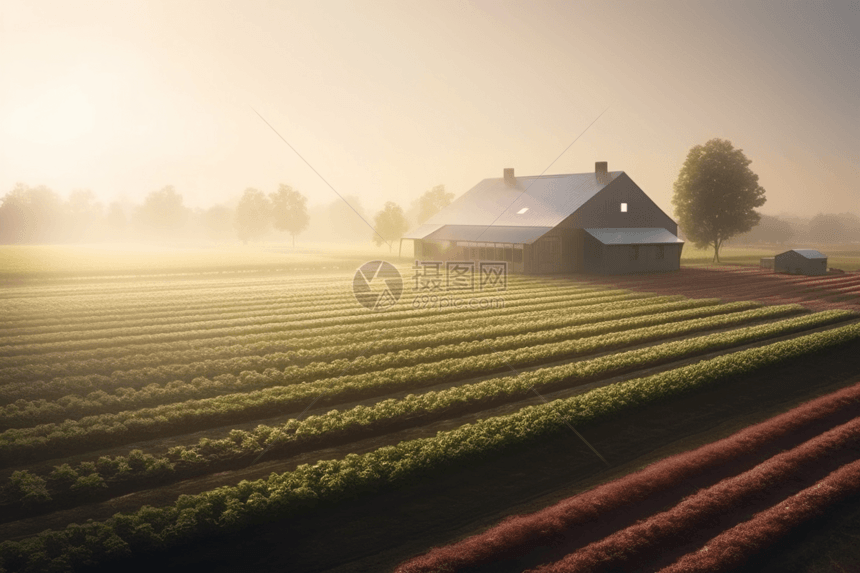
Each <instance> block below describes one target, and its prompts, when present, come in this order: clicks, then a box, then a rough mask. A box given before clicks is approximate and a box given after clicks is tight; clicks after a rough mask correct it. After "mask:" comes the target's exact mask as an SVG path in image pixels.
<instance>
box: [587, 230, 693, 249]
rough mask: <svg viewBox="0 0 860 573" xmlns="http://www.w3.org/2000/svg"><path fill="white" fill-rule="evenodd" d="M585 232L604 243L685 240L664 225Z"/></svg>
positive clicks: (661, 242)
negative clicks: (664, 227)
mask: <svg viewBox="0 0 860 573" xmlns="http://www.w3.org/2000/svg"><path fill="white" fill-rule="evenodd" d="M585 232H586V233H588V234H589V235H591V236H592V237H594V238H595V239H597V240H598V241H600V242H601V243H603V244H604V245H667V244H669V245H677V244H682V243H683V242H684V241H682V240H681V239H679V238H678V237H676V236H675V235H673V234H672V233H670V232H669V231H667V230H666V229H663V228H662V227H660V228H650V227H631V228H620V229H615V228H613V229H585Z"/></svg>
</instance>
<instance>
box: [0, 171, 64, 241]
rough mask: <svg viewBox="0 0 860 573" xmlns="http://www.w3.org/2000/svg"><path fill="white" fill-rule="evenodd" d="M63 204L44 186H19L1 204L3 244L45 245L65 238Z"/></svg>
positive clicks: (0, 223)
mask: <svg viewBox="0 0 860 573" xmlns="http://www.w3.org/2000/svg"><path fill="white" fill-rule="evenodd" d="M62 218H63V217H62V202H61V200H60V197H59V195H57V194H56V193H55V192H53V191H51V190H50V189H48V188H47V187H45V186H44V185H39V186H37V187H29V186H27V185H25V184H24V183H17V184H16V185H15V187H14V188H13V189H12V190H11V191H9V192H8V193H6V195H4V196H3V199H2V200H0V242H3V243H44V242H53V241H57V240H58V239H60V238H61V236H62V223H63V221H62Z"/></svg>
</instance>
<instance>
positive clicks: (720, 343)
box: [6, 311, 854, 505]
mask: <svg viewBox="0 0 860 573" xmlns="http://www.w3.org/2000/svg"><path fill="white" fill-rule="evenodd" d="M851 316H854V315H852V314H851V313H848V312H847V311H827V312H820V313H816V314H811V315H806V316H801V317H797V318H793V319H787V320H782V321H779V322H775V323H768V324H763V325H759V326H750V327H746V328H740V329H737V330H732V331H728V332H718V333H714V334H709V335H705V336H700V337H697V338H692V339H687V340H681V341H676V342H667V343H664V344H660V345H657V346H651V347H648V348H642V349H638V350H630V351H627V352H622V353H618V354H612V355H609V356H601V357H599V358H594V359H591V360H587V361H582V362H574V363H570V364H564V365H561V366H553V367H548V368H543V369H540V370H536V371H526V372H522V373H520V374H518V375H514V376H504V377H498V378H492V379H489V380H485V381H482V382H478V383H475V384H468V385H462V386H456V387H454V388H449V389H446V390H441V391H431V392H427V393H425V394H421V395H412V394H410V395H408V396H406V397H405V398H403V399H401V400H385V401H384V402H380V403H378V404H376V405H374V406H371V407H365V406H358V407H355V408H352V409H350V410H347V411H344V412H338V411H337V410H333V411H331V412H328V413H327V414H324V415H321V416H311V417H309V418H307V419H305V420H297V419H291V420H288V421H287V422H285V423H283V424H279V425H278V426H275V427H270V426H266V425H260V426H257V427H256V428H255V429H254V430H252V431H250V432H247V431H243V430H232V431H231V432H230V436H229V437H228V438H223V439H220V440H212V439H209V438H202V439H201V440H200V441H199V442H198V444H197V445H196V446H191V447H184V446H176V447H173V448H171V449H170V451H169V452H168V454H167V455H166V456H164V457H162V458H153V457H152V456H150V458H151V464H150V465H145V464H142V462H140V461H139V462H138V466H139V469H138V470H136V473H135V471H133V470H134V468H133V467H132V466H131V465H129V464H128V463H127V458H126V457H125V456H119V457H117V458H115V459H114V458H110V457H107V456H103V457H102V458H99V460H98V461H97V462H95V465H93V462H84V464H83V465H82V466H80V467H78V468H77V469H76V470H74V471H73V470H71V468H69V469H64V468H63V467H62V466H59V467H57V468H56V470H55V473H56V472H61V471H62V472H63V473H62V475H63V476H66V478H65V480H64V481H62V482H61V481H60V480H59V479H58V478H57V476H54V474H51V476H47V481H48V483H51V484H52V485H53V484H55V483H56V485H54V486H53V488H52V489H53V492H52V493H53V496H54V497H59V498H67V497H69V496H70V495H72V494H75V493H78V495H80V492H79V491H77V490H74V489H71V488H72V487H74V486H75V483H76V481H75V480H77V479H80V478H79V476H89V475H91V474H93V473H99V474H100V478H91V477H87V479H86V482H85V483H90V482H98V483H99V484H104V482H105V480H106V479H107V480H113V481H119V482H121V483H129V482H131V481H136V482H137V483H140V484H144V483H145V482H146V480H149V479H150V478H151V477H152V471H153V470H152V467H151V466H153V467H157V468H159V469H160V470H162V469H165V468H170V471H172V470H173V468H174V466H176V465H177V464H179V465H180V471H179V473H177V474H176V478H177V479H181V478H182V476H183V475H184V474H183V473H182V472H181V468H182V464H185V465H187V466H188V467H189V468H193V469H194V471H195V472H197V473H199V471H200V470H201V468H202V467H203V466H202V465H201V464H205V465H206V466H207V467H208V466H211V467H210V468H209V471H217V470H218V467H217V466H218V465H219V464H220V465H224V464H230V463H232V462H233V461H234V460H238V459H241V458H245V457H247V456H250V455H256V454H258V453H260V452H261V451H262V450H263V449H266V450H267V456H268V459H271V458H272V457H279V456H283V455H292V454H295V453H298V452H301V451H306V450H308V449H309V448H310V449H316V448H321V447H329V446H331V445H334V444H336V443H343V442H345V441H356V440H359V439H361V438H362V437H365V436H367V435H373V434H378V433H380V432H385V431H386V430H387V429H390V428H395V427H404V424H405V425H408V426H414V425H423V424H427V423H429V422H432V421H434V420H437V419H440V418H449V417H452V416H459V415H463V414H465V413H468V412H474V411H476V410H477V411H480V410H482V409H486V408H489V407H495V406H497V405H500V404H504V403H511V402H516V401H518V400H522V399H524V398H526V397H529V396H530V395H531V394H530V393H531V391H532V389H533V388H534V390H537V391H540V392H551V391H554V390H558V389H561V388H566V387H572V386H576V385H579V384H582V383H584V382H587V381H591V380H599V379H606V378H610V377H612V376H616V375H619V374H621V373H624V372H630V371H634V370H639V369H642V368H650V367H654V366H657V365H660V364H665V363H667V362H671V361H674V360H680V359H683V358H689V357H691V356H696V355H700V354H702V353H706V352H714V351H719V350H725V349H728V348H732V347H734V346H738V345H741V344H748V343H751V342H758V341H762V340H765V339H767V338H772V337H775V336H784V335H787V334H792V333H795V332H798V331H802V330H805V329H809V328H815V327H820V326H823V325H826V324H829V323H832V322H834V321H837V320H844V319H846V318H849V317H851ZM133 454H134V452H132V454H129V457H134V455H133ZM141 455H142V452H139V453H137V457H138V458H139V457H141ZM156 464H157V465H156ZM165 471H166V470H165ZM70 473H71V474H73V475H72V477H73V478H75V479H71V478H70V477H68V476H67V474H70ZM31 482H32V483H37V484H39V488H40V489H39V491H44V492H45V497H43V498H42V501H43V502H48V501H51V496H49V495H47V490H46V489H45V483H46V480H45V478H43V477H41V476H30V477H29V481H28V483H31ZM78 487H79V488H80V487H82V486H81V485H80V484H79V485H78ZM102 487H106V486H104V485H102V486H100V488H99V489H97V490H94V493H95V492H96V491H100V489H101V488H102ZM6 490H7V491H9V492H12V494H11V495H10V497H11V498H12V499H13V501H14V502H15V503H18V504H21V505H26V504H27V500H28V498H27V497H26V495H28V493H29V491H30V490H25V489H23V488H21V487H20V486H18V485H16V484H15V483H10V484H8V485H7V486H6Z"/></svg>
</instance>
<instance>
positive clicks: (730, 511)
mask: <svg viewBox="0 0 860 573" xmlns="http://www.w3.org/2000/svg"><path fill="white" fill-rule="evenodd" d="M858 445H860V418H857V419H855V420H852V421H851V422H848V423H847V424H843V425H841V426H838V427H836V428H833V429H832V430H830V431H828V432H825V433H824V434H822V435H820V436H818V437H817V438H814V439H812V440H810V441H808V442H806V443H804V444H802V445H800V446H798V447H796V448H794V449H792V450H790V451H788V452H785V453H783V454H779V455H777V456H774V457H772V458H771V459H769V460H767V461H766V462H764V463H763V464H760V465H758V466H756V467H755V468H753V469H752V470H750V471H747V472H744V473H742V474H740V475H738V476H735V477H733V478H730V479H726V480H723V481H721V482H720V483H718V484H716V485H714V486H712V487H710V488H707V489H704V490H701V491H700V492H698V493H697V494H695V495H693V496H690V497H689V498H687V499H685V500H684V501H683V502H681V503H679V504H678V505H676V506H675V507H673V508H672V509H670V510H669V511H664V512H662V513H658V514H656V515H653V516H651V517H650V518H649V519H647V520H644V521H642V522H640V523H637V524H635V525H633V526H631V527H628V528H626V529H623V530H621V531H618V532H616V533H614V534H613V535H610V536H609V537H606V538H605V539H602V540H601V541H598V542H596V543H592V544H591V545H589V546H587V547H585V548H583V549H580V550H579V551H576V552H574V553H571V554H570V555H568V556H567V557H565V558H564V559H562V560H560V561H558V562H556V563H552V564H550V565H545V566H543V567H538V568H535V569H532V570H531V571H532V572H533V573H574V572H576V573H592V572H593V573H597V572H602V571H619V572H621V571H636V570H638V569H639V568H640V567H641V566H642V565H643V564H648V566H649V568H651V567H653V566H654V565H655V564H657V563H659V562H661V561H665V560H667V559H669V560H670V562H671V556H672V555H677V553H679V552H680V554H681V555H684V554H686V553H687V551H683V550H681V551H679V547H686V546H689V545H696V546H697V547H700V546H701V543H698V544H697V541H705V542H706V541H708V540H709V539H711V538H712V537H713V535H712V534H711V531H712V530H713V529H715V528H717V530H718V531H720V530H723V531H724V530H725V522H726V520H728V519H731V517H732V516H735V515H738V514H741V515H743V514H745V513H748V512H750V511H751V510H753V511H755V510H756V509H761V510H764V509H767V508H769V507H771V506H772V505H774V503H773V502H774V501H775V502H776V503H779V502H780V501H782V500H784V499H785V497H786V496H785V495H782V494H781V493H780V492H781V491H782V490H783V489H784V488H786V487H789V486H790V485H791V483H792V482H794V483H801V484H804V485H807V486H811V485H812V484H814V483H815V482H816V479H815V478H816V477H817V475H816V474H817V473H818V472H820V471H821V469H822V466H823V465H830V464H832V463H833V462H834V461H835V459H834V458H836V459H839V458H844V457H847V460H843V461H842V463H841V464H839V465H838V466H837V467H836V468H835V469H834V470H833V471H838V469H839V468H840V467H842V466H844V465H845V464H850V463H851V461H853V460H856V453H857V446H858ZM840 454H842V455H840ZM825 475H826V474H825ZM810 476H812V477H811V478H810ZM848 483H850V482H848ZM856 491H857V490H856V488H855V489H849V490H848V491H847V492H845V493H846V494H849V493H850V494H853V493H854V492H856ZM774 497H776V500H774V499H773V498H774ZM762 506H763V507H762Z"/></svg>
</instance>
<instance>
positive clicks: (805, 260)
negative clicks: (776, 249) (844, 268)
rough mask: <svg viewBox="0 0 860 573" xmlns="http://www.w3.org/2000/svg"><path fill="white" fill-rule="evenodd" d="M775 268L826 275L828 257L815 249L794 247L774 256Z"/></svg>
mask: <svg viewBox="0 0 860 573" xmlns="http://www.w3.org/2000/svg"><path fill="white" fill-rule="evenodd" d="M762 260H764V259H762ZM773 270H774V272H777V273H791V274H796V275H825V274H827V257H826V256H825V255H822V254H821V253H820V252H818V251H816V250H814V249H792V250H790V251H786V252H784V253H780V254H778V255H776V256H775V257H773Z"/></svg>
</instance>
